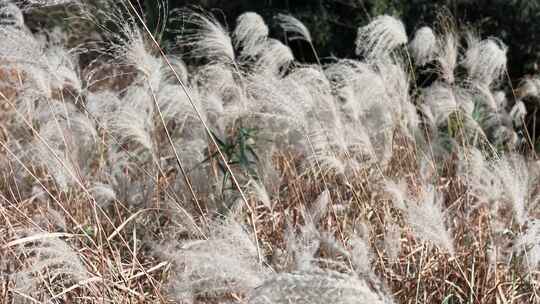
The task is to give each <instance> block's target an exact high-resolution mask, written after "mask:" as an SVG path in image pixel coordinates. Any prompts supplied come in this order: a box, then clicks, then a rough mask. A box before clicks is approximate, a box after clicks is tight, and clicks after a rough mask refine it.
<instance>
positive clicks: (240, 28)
mask: <svg viewBox="0 0 540 304" xmlns="http://www.w3.org/2000/svg"><path fill="white" fill-rule="evenodd" d="M268 33H269V30H268V26H267V25H266V23H265V22H264V19H263V18H262V17H261V16H260V15H259V14H257V13H253V12H247V13H243V14H242V15H240V16H239V17H238V19H236V28H235V29H234V44H235V47H236V48H238V47H240V46H241V47H242V50H241V52H242V56H248V57H252V56H254V55H256V54H257V53H258V51H259V49H260V47H261V44H263V43H264V41H265V40H266V39H267V38H268Z"/></svg>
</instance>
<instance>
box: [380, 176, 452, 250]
mask: <svg viewBox="0 0 540 304" xmlns="http://www.w3.org/2000/svg"><path fill="white" fill-rule="evenodd" d="M386 188H387V189H388V190H389V193H390V194H391V195H392V196H393V201H394V205H395V206H396V208H398V209H400V210H402V211H403V212H404V213H405V217H406V219H407V222H408V223H409V224H410V225H411V227H412V229H413V233H414V235H415V236H416V237H417V238H418V239H419V240H423V241H428V242H431V243H432V244H434V245H436V246H437V247H439V248H442V249H446V250H447V251H448V252H449V253H450V254H451V255H454V254H455V249H454V244H453V240H452V236H451V234H450V232H449V231H448V230H447V229H446V227H445V224H444V223H445V214H444V212H443V211H442V203H443V199H444V198H443V197H442V196H441V195H440V194H439V193H437V191H436V190H435V188H434V186H432V185H423V186H422V192H421V193H420V194H419V197H413V196H411V195H409V194H407V193H406V192H405V191H406V186H405V184H403V183H401V184H399V185H396V184H394V183H389V184H387V187H386Z"/></svg>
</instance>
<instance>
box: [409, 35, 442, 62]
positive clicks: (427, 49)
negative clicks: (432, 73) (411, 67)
mask: <svg viewBox="0 0 540 304" xmlns="http://www.w3.org/2000/svg"><path fill="white" fill-rule="evenodd" d="M409 49H410V51H411V55H412V57H413V58H414V61H415V62H416V63H417V65H418V66H424V65H425V64H426V63H428V62H430V61H431V60H433V59H434V57H435V54H436V53H437V37H435V34H434V33H433V30H432V29H431V28H430V27H427V26H424V27H422V28H420V29H419V30H417V31H416V33H415V35H414V38H413V40H412V41H411V42H410V43H409Z"/></svg>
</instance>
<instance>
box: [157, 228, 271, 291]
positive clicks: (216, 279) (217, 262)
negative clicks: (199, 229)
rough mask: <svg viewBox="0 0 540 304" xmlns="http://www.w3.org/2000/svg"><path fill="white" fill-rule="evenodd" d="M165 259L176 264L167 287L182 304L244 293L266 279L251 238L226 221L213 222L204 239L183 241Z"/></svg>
mask: <svg viewBox="0 0 540 304" xmlns="http://www.w3.org/2000/svg"><path fill="white" fill-rule="evenodd" d="M165 256H168V257H170V259H171V260H172V261H174V262H175V264H176V266H175V269H176V270H177V271H176V273H177V275H178V277H177V278H176V279H175V280H174V281H173V282H172V286H171V287H172V288H173V289H172V291H173V292H174V294H176V295H177V297H178V299H179V300H182V301H191V300H192V299H194V298H196V297H201V296H210V297H217V296H223V295H225V294H227V293H231V292H235V293H246V292H249V291H251V290H252V289H253V288H255V287H256V286H258V285H259V284H261V283H262V282H263V280H264V279H265V277H266V271H265V270H264V268H263V267H262V265H260V264H259V262H258V260H257V248H256V247H255V245H254V243H253V241H252V239H251V237H250V236H249V235H248V234H247V233H246V232H245V230H244V229H243V228H242V227H241V226H240V224H238V223H236V222H234V221H232V220H230V219H228V220H225V221H224V222H221V223H220V222H217V223H214V224H213V225H212V226H211V227H210V234H209V238H208V239H207V240H194V241H186V242H184V243H183V244H182V245H181V247H180V248H174V250H171V251H168V252H167V251H166V252H165Z"/></svg>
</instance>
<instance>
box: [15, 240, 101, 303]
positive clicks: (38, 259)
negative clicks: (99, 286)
mask: <svg viewBox="0 0 540 304" xmlns="http://www.w3.org/2000/svg"><path fill="white" fill-rule="evenodd" d="M24 235H25V238H21V239H20V240H24V242H23V243H22V244H21V245H19V246H18V248H17V251H18V252H19V253H20V254H21V256H22V259H23V260H24V261H25V268H24V269H22V270H21V271H20V272H18V273H17V274H16V275H15V288H16V290H17V293H18V294H19V295H24V296H30V297H33V298H35V299H36V298H37V299H41V300H43V301H54V300H53V299H54V296H55V295H56V293H58V292H59V290H62V289H65V288H68V287H71V286H72V285H73V284H77V283H78V282H81V281H84V280H86V279H88V278H89V277H90V273H89V272H88V270H87V269H86V267H85V266H84V264H83V263H82V261H81V258H80V256H79V254H78V253H77V251H75V250H74V249H73V248H71V247H70V246H69V245H68V243H67V242H65V241H64V240H62V239H60V238H58V237H57V236H55V235H54V234H48V233H40V232H38V231H27V232H26V233H25V234H24ZM17 300H20V301H24V298H23V297H22V296H17Z"/></svg>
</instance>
